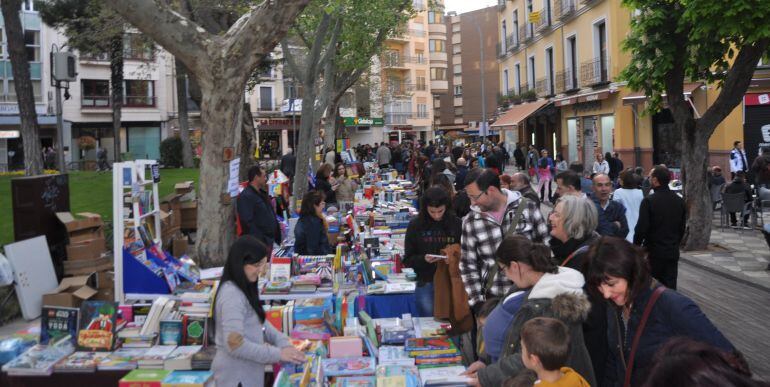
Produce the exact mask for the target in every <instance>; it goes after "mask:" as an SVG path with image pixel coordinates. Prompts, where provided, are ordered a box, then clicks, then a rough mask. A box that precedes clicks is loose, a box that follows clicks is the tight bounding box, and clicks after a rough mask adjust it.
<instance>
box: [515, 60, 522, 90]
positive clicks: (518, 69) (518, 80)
mask: <svg viewBox="0 0 770 387" xmlns="http://www.w3.org/2000/svg"><path fill="white" fill-rule="evenodd" d="M513 69H514V71H513V76H514V79H513V85H514V87H515V88H516V89H515V90H516V94H521V64H519V63H516V65H514V66H513Z"/></svg>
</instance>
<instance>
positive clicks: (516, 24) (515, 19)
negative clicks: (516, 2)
mask: <svg viewBox="0 0 770 387" xmlns="http://www.w3.org/2000/svg"><path fill="white" fill-rule="evenodd" d="M513 36H514V38H513V45H514V46H515V45H518V44H519V10H518V9H517V10H514V11H513Z"/></svg>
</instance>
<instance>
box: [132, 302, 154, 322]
mask: <svg viewBox="0 0 770 387" xmlns="http://www.w3.org/2000/svg"><path fill="white" fill-rule="evenodd" d="M151 308H152V304H134V305H131V309H132V310H131V311H132V315H133V316H134V323H136V324H137V325H142V324H144V321H145V320H147V315H148V314H150V309H151Z"/></svg>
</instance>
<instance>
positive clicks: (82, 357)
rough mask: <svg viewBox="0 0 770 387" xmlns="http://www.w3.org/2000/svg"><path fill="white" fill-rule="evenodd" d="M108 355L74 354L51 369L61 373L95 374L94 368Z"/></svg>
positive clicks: (99, 353) (98, 353) (95, 353)
mask: <svg viewBox="0 0 770 387" xmlns="http://www.w3.org/2000/svg"><path fill="white" fill-rule="evenodd" d="M108 355H109V352H86V351H79V352H75V353H73V354H72V355H69V356H68V357H66V358H64V359H62V360H61V361H60V362H58V363H56V365H55V366H54V367H53V369H54V372H61V373H87V372H95V371H96V366H97V365H98V364H99V363H100V362H101V361H102V360H104V358H106V357H107V356H108Z"/></svg>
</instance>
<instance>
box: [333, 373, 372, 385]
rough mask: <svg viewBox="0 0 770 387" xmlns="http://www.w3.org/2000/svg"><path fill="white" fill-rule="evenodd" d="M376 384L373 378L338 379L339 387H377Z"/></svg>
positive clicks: (350, 377)
mask: <svg viewBox="0 0 770 387" xmlns="http://www.w3.org/2000/svg"><path fill="white" fill-rule="evenodd" d="M376 382H377V380H376V379H375V378H374V377H373V376H343V377H340V378H337V387H375V386H376Z"/></svg>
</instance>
